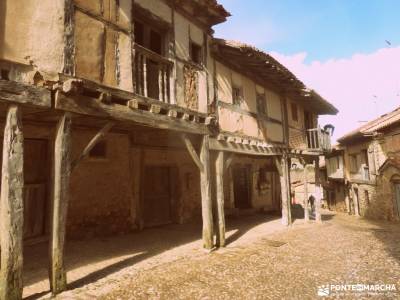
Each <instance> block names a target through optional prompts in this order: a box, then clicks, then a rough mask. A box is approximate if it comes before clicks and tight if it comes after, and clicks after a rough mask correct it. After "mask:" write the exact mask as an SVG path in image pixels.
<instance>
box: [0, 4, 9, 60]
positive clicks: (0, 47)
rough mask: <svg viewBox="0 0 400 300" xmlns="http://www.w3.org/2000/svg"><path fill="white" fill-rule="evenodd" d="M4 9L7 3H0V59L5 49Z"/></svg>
mask: <svg viewBox="0 0 400 300" xmlns="http://www.w3.org/2000/svg"><path fill="white" fill-rule="evenodd" d="M6 9H7V1H6V0H2V1H0V58H2V57H3V56H4V50H5V48H6V47H7V45H6V44H5V36H4V35H5V29H6Z"/></svg>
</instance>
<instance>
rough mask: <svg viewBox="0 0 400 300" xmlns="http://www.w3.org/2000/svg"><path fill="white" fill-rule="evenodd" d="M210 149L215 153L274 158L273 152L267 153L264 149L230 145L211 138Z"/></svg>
mask: <svg viewBox="0 0 400 300" xmlns="http://www.w3.org/2000/svg"><path fill="white" fill-rule="evenodd" d="M210 149H211V150H213V151H225V152H232V153H239V154H248V155H256V156H257V155H258V156H274V155H276V154H274V153H273V152H266V151H265V150H264V149H262V148H258V147H256V146H250V145H243V144H236V143H229V142H224V141H218V139H216V138H210Z"/></svg>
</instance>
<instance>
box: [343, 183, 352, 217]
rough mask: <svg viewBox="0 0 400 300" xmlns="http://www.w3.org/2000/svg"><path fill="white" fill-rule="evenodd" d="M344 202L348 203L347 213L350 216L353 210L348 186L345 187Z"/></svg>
mask: <svg viewBox="0 0 400 300" xmlns="http://www.w3.org/2000/svg"><path fill="white" fill-rule="evenodd" d="M343 188H344V193H345V194H344V197H345V198H344V202H345V203H346V212H347V213H348V214H350V213H351V208H350V197H349V190H348V188H347V186H346V185H344V187H343Z"/></svg>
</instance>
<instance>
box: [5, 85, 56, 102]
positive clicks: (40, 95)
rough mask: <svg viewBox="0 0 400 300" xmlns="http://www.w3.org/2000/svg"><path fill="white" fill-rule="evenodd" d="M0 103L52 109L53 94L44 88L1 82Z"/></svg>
mask: <svg viewBox="0 0 400 300" xmlns="http://www.w3.org/2000/svg"><path fill="white" fill-rule="evenodd" d="M0 101H2V102H7V103H10V102H11V103H15V104H27V105H30V106H32V107H35V106H36V107H37V106H40V107H46V108H49V107H51V92H50V91H49V90H48V89H45V88H42V87H36V86H32V85H27V84H24V83H20V82H16V81H8V80H0Z"/></svg>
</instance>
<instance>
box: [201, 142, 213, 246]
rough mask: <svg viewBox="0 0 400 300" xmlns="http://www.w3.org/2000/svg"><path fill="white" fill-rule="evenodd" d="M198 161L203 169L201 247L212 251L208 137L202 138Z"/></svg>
mask: <svg viewBox="0 0 400 300" xmlns="http://www.w3.org/2000/svg"><path fill="white" fill-rule="evenodd" d="M200 161H201V164H202V167H203V168H202V170H201V171H200V185H201V210H202V218H203V245H204V248H206V249H212V248H213V247H214V243H213V236H214V231H213V215H212V199H211V184H210V177H211V176H210V175H211V174H210V149H209V136H208V135H205V136H203V142H202V145H201V150H200Z"/></svg>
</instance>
